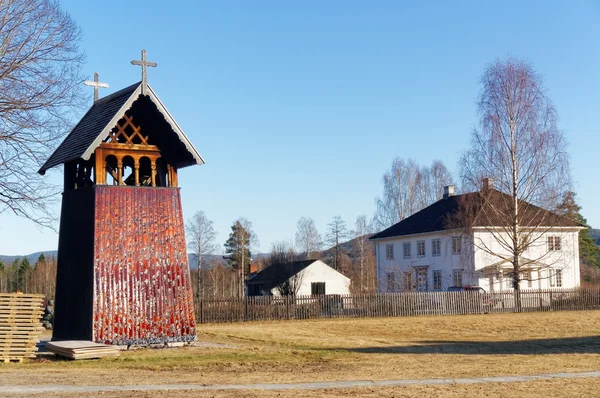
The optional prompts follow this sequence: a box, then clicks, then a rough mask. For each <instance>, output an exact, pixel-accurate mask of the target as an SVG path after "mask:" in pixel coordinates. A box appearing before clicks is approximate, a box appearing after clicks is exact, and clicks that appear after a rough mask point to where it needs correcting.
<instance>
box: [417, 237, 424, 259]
mask: <svg viewBox="0 0 600 398" xmlns="http://www.w3.org/2000/svg"><path fill="white" fill-rule="evenodd" d="M421 249H423V254H421ZM417 257H425V241H424V240H418V241H417Z"/></svg>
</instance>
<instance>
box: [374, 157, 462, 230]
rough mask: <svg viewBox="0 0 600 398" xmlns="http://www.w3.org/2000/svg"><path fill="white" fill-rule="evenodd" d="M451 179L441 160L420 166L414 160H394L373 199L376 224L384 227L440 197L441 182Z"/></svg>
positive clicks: (443, 183)
mask: <svg viewBox="0 0 600 398" xmlns="http://www.w3.org/2000/svg"><path fill="white" fill-rule="evenodd" d="M451 181H452V175H451V174H450V172H449V171H448V169H447V168H446V166H444V164H443V163H442V162H441V161H435V162H433V164H432V165H431V166H430V167H428V166H422V167H421V166H419V165H418V164H417V163H416V162H415V161H414V160H404V159H401V158H396V159H394V161H393V162H392V166H391V168H390V170H389V171H387V172H386V173H385V174H384V175H383V177H382V182H383V192H382V195H381V196H380V197H378V198H377V200H376V205H377V208H376V211H375V217H374V221H375V224H376V227H377V228H379V229H385V228H388V227H390V226H392V225H394V224H396V223H397V222H400V221H402V220H404V219H405V218H406V217H408V216H410V215H412V214H414V213H416V212H417V211H419V210H421V209H424V208H425V207H427V206H429V205H430V204H432V203H434V202H435V201H437V200H439V199H441V198H442V196H443V188H444V185H448V184H450V183H451Z"/></svg>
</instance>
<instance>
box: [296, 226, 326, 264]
mask: <svg viewBox="0 0 600 398" xmlns="http://www.w3.org/2000/svg"><path fill="white" fill-rule="evenodd" d="M321 245H322V243H321V234H319V231H318V230H317V227H316V225H315V220H313V219H312V218H310V217H301V218H300V219H299V220H298V223H297V230H296V247H297V248H298V250H299V251H300V253H301V254H302V256H303V257H304V258H305V259H309V258H314V257H316V255H317V254H318V253H319V250H320V249H321Z"/></svg>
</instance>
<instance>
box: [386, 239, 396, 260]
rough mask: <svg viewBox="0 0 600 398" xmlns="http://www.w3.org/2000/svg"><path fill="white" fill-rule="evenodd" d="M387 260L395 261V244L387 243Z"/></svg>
mask: <svg viewBox="0 0 600 398" xmlns="http://www.w3.org/2000/svg"><path fill="white" fill-rule="evenodd" d="M385 258H386V260H393V259H394V244H393V243H386V245H385Z"/></svg>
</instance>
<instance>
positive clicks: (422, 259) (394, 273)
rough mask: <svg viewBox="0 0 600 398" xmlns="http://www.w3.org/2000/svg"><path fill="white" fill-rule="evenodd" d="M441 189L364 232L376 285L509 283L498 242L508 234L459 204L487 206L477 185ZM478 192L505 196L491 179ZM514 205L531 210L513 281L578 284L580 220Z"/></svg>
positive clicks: (505, 254) (431, 287) (436, 287)
mask: <svg viewBox="0 0 600 398" xmlns="http://www.w3.org/2000/svg"><path fill="white" fill-rule="evenodd" d="M489 183H490V184H491V182H489ZM444 189H445V194H444V198H443V199H440V200H439V201H437V202H436V203H434V204H432V205H431V206H429V207H427V208H425V209H423V210H421V211H419V212H417V213H415V214H413V215H412V216H410V217H408V218H406V219H404V220H402V221H400V222H399V223H397V224H395V225H393V226H391V227H390V228H387V229H386V230H384V231H381V232H379V233H377V234H375V235H373V236H372V237H371V240H373V241H374V243H375V252H376V261H377V280H378V291H379V292H382V293H385V292H399V291H407V290H420V291H441V290H446V289H447V288H448V287H451V286H480V287H482V288H484V289H485V290H486V291H499V290H509V289H512V288H513V279H512V273H513V266H512V263H511V261H510V254H509V253H510V252H509V251H508V250H507V249H506V247H505V246H506V243H507V242H510V240H509V239H508V237H509V234H508V233H505V232H504V228H503V227H502V226H501V225H498V224H496V225H494V222H489V221H487V222H483V220H490V219H491V218H489V217H488V218H486V217H483V216H481V214H482V212H485V210H482V209H484V207H482V206H481V205H471V206H470V207H468V208H469V212H465V210H464V209H465V208H467V206H465V203H469V202H470V203H473V202H474V201H475V202H476V203H485V204H486V205H487V204H488V202H487V201H488V199H487V198H488V197H487V196H486V199H485V201H484V202H481V200H480V198H482V197H483V194H482V193H480V192H472V193H468V194H463V195H454V186H447V187H444ZM482 192H484V191H482ZM485 192H486V193H487V192H489V193H490V194H491V196H489V197H491V198H496V199H498V198H501V199H502V200H503V199H505V198H506V197H507V195H504V194H502V193H501V192H499V191H497V190H494V189H493V187H491V185H490V186H489V191H485ZM484 206H485V205H484ZM522 206H523V208H525V209H526V210H527V211H528V212H529V213H530V214H532V215H533V216H532V217H531V218H530V221H529V222H528V223H525V225H523V226H522V227H521V236H522V244H523V245H524V246H523V247H524V248H525V250H524V251H523V253H522V255H521V257H520V262H519V263H520V264H521V268H520V271H521V272H520V274H521V275H520V279H521V282H520V288H521V289H549V288H572V287H578V286H579V240H578V237H579V231H580V230H581V229H583V227H582V226H581V225H580V224H577V223H575V222H573V221H571V220H569V219H567V218H565V217H561V216H558V215H556V214H554V213H551V212H548V211H546V210H543V209H541V208H539V207H537V206H533V205H530V204H528V203H523V204H522ZM464 214H469V215H467V216H465V215H464ZM466 219H471V220H474V221H472V222H468V221H466ZM467 224H469V226H468V228H467Z"/></svg>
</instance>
